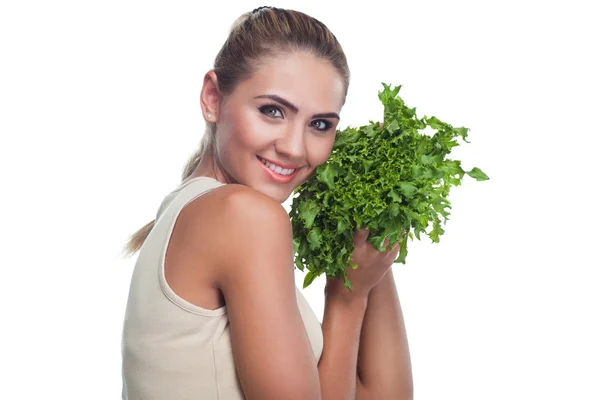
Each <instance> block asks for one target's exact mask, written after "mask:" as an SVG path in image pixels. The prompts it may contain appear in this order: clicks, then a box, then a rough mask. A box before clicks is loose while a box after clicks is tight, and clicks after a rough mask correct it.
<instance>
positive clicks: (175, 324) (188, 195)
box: [121, 177, 323, 400]
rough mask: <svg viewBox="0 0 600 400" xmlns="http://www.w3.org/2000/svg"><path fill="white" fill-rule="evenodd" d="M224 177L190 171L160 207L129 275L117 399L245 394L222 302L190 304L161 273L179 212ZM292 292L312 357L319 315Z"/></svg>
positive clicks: (317, 349)
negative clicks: (216, 304) (188, 177)
mask: <svg viewBox="0 0 600 400" xmlns="http://www.w3.org/2000/svg"><path fill="white" fill-rule="evenodd" d="M222 185H224V183H221V182H219V181H217V180H216V179H213V178H210V177H196V178H193V179H191V180H189V181H187V182H185V183H182V184H181V185H180V186H179V187H177V188H176V189H175V190H174V191H172V192H171V193H170V194H168V195H167V196H166V197H165V199H164V200H163V202H162V204H161V205H160V207H159V209H158V212H157V215H156V220H155V225H154V227H153V228H152V231H151V232H150V234H149V235H148V238H147V239H146V241H145V242H144V244H143V246H142V247H141V249H140V253H139V256H138V259H137V262H136V264H135V267H134V270H133V275H132V277H131V284H130V288H129V297H128V301H127V307H126V310H125V318H124V324H123V335H122V341H121V356H122V378H123V388H122V398H123V399H128V400H141V399H143V400H167V399H168V400H184V399H186V400H187V399H190V400H191V399H194V400H241V399H244V394H243V391H242V388H241V386H240V382H239V379H238V376H237V373H236V368H235V363H234V358H233V352H232V348H231V337H230V331H229V321H228V318H227V306H223V307H221V308H218V309H216V310H209V309H205V308H202V307H199V306H196V305H194V304H191V303H189V302H187V301H186V300H184V299H183V298H181V297H179V296H178V295H177V294H175V292H174V291H173V290H172V289H171V288H170V287H169V285H168V283H167V281H166V279H165V275H164V261H165V255H166V250H167V245H168V243H169V239H170V237H171V233H172V231H173V227H174V225H175V221H176V220H177V217H178V215H179V213H180V212H181V210H182V209H183V208H184V207H185V206H186V205H187V204H189V203H190V202H191V201H193V200H194V199H196V198H198V197H200V196H202V195H203V194H204V193H207V192H208V191H210V190H213V189H217V188H218V187H220V186H222ZM282 268H285V266H282ZM290 268H294V264H293V261H291V262H290ZM296 298H297V303H298V308H299V310H300V314H301V316H302V320H303V321H304V327H305V329H306V333H307V335H308V338H309V340H310V344H311V347H312V350H313V354H314V358H315V360H316V361H317V363H318V361H319V359H320V358H321V354H322V352H323V332H322V330H321V323H320V322H319V320H318V319H317V317H316V315H315V314H314V312H313V310H312V309H311V307H310V305H309V304H308V302H307V301H306V299H305V298H304V296H303V295H302V293H301V292H300V290H299V289H298V287H297V286H296ZM265 357H268V354H265Z"/></svg>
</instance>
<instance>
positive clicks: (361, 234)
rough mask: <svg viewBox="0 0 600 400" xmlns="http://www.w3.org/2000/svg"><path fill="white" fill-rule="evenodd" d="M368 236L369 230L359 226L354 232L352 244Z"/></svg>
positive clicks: (361, 241)
mask: <svg viewBox="0 0 600 400" xmlns="http://www.w3.org/2000/svg"><path fill="white" fill-rule="evenodd" d="M368 237H369V231H368V230H366V229H364V228H361V229H359V230H357V231H356V232H355V233H354V245H357V244H360V243H363V242H365V241H366V240H367V238H368Z"/></svg>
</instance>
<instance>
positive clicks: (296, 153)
mask: <svg viewBox="0 0 600 400" xmlns="http://www.w3.org/2000/svg"><path fill="white" fill-rule="evenodd" d="M275 150H276V151H277V153H278V155H279V157H281V161H282V162H283V161H285V162H286V163H288V164H296V165H304V164H305V158H306V151H305V145H304V126H303V125H300V124H290V126H289V128H288V129H286V130H285V132H284V133H283V136H282V137H280V138H279V139H278V140H277V141H276V142H275Z"/></svg>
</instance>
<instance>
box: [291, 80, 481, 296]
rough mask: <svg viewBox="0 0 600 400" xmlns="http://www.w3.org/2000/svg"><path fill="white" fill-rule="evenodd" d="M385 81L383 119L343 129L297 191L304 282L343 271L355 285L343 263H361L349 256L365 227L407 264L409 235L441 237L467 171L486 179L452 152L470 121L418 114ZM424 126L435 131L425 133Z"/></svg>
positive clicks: (295, 220) (295, 215)
mask: <svg viewBox="0 0 600 400" xmlns="http://www.w3.org/2000/svg"><path fill="white" fill-rule="evenodd" d="M383 86H384V90H383V91H382V92H379V99H380V100H381V102H382V103H383V106H384V121H383V124H380V123H378V122H372V121H369V124H368V125H365V126H361V127H359V128H354V127H348V128H346V129H344V130H343V131H338V132H337V136H336V140H335V143H334V146H333V150H332V153H331V156H330V158H329V159H328V161H327V162H326V163H325V164H323V165H321V166H319V167H318V168H317V169H316V170H315V173H314V174H313V175H312V176H311V178H309V179H308V180H307V181H306V182H304V183H303V184H302V185H300V186H299V187H298V188H297V189H296V190H295V191H294V194H297V196H295V197H294V199H293V202H292V208H291V211H290V213H289V215H290V218H291V223H292V232H293V237H294V239H293V240H294V252H295V255H296V258H295V265H296V267H297V268H298V269H300V270H301V271H304V268H307V269H308V273H307V274H306V276H305V279H304V288H306V287H307V286H309V285H310V284H311V283H312V282H313V280H314V279H315V278H316V277H318V276H320V275H321V274H322V273H326V275H327V276H329V277H330V278H335V277H343V280H344V286H345V287H347V288H348V290H350V291H351V290H352V283H351V281H350V280H349V279H348V277H347V271H346V268H347V267H348V266H350V267H352V268H353V269H356V268H358V266H357V265H356V264H353V263H351V262H350V260H351V256H352V251H353V250H354V244H353V237H354V233H355V231H357V230H359V229H360V228H361V227H362V228H364V229H366V230H368V231H369V232H370V233H371V235H370V236H369V238H368V239H367V241H369V242H371V244H372V245H373V246H374V247H375V248H376V249H378V250H379V251H383V250H384V246H383V242H384V240H385V238H386V237H388V238H389V244H388V248H389V249H391V248H392V247H393V246H394V245H395V244H396V243H399V244H400V253H399V256H398V258H397V259H396V260H395V261H394V262H401V263H405V262H406V256H407V254H408V250H407V242H408V238H409V237H410V238H411V239H414V237H416V238H417V239H419V240H420V239H421V237H420V235H421V234H423V233H425V234H427V235H428V236H429V238H430V239H431V240H432V241H433V242H439V240H440V235H442V234H443V233H444V229H442V222H443V223H444V224H445V222H446V221H447V219H448V216H449V215H450V212H449V211H448V210H449V209H451V206H450V201H449V200H448V195H449V192H450V188H451V187H452V186H458V185H460V184H461V181H462V178H463V176H464V174H467V175H469V176H471V177H472V178H474V179H476V180H478V181H483V180H487V179H489V178H488V176H487V175H486V174H485V173H484V172H483V171H481V170H480V169H479V168H477V167H475V168H472V169H471V170H469V171H465V170H463V168H462V167H461V163H460V161H459V160H451V159H448V158H447V156H448V155H449V154H450V152H451V150H452V148H453V147H455V146H458V145H459V143H458V141H457V139H458V138H459V137H460V138H461V139H462V140H463V141H465V142H467V143H468V141H467V140H466V138H467V131H468V129H467V128H464V127H460V128H454V127H452V126H451V125H450V124H447V123H444V122H442V121H440V120H439V119H437V118H436V117H429V118H428V117H427V116H424V117H423V118H421V119H419V118H417V117H416V113H415V111H416V108H409V107H407V106H406V105H405V104H404V101H403V100H402V99H401V98H400V96H398V92H399V91H400V88H401V86H398V87H396V88H391V87H390V86H388V85H386V84H383ZM427 126H429V127H431V128H433V129H434V130H437V132H436V133H435V134H433V135H432V136H428V135H425V134H423V133H421V132H420V130H423V129H425V128H426V127H427ZM442 219H443V221H442Z"/></svg>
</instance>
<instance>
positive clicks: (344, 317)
mask: <svg viewBox="0 0 600 400" xmlns="http://www.w3.org/2000/svg"><path fill="white" fill-rule="evenodd" d="M366 308H367V298H366V297H357V298H356V299H353V300H347V299H345V298H342V297H340V296H334V295H331V294H328V293H327V291H326V292H325V310H324V313H323V324H322V329H323V354H322V355H321V359H320V360H319V364H318V368H319V380H320V381H321V393H322V394H323V400H329V399H336V400H337V399H358V398H359V397H358V396H359V395H360V394H359V392H361V389H362V388H361V387H360V386H358V385H360V382H359V380H358V376H357V373H356V367H357V365H356V359H357V356H358V342H359V338H360V329H361V326H362V323H363V317H364V315H365V310H366Z"/></svg>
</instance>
